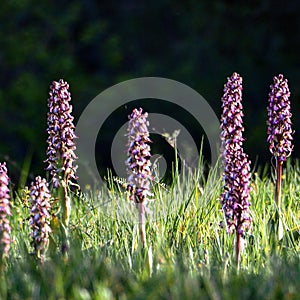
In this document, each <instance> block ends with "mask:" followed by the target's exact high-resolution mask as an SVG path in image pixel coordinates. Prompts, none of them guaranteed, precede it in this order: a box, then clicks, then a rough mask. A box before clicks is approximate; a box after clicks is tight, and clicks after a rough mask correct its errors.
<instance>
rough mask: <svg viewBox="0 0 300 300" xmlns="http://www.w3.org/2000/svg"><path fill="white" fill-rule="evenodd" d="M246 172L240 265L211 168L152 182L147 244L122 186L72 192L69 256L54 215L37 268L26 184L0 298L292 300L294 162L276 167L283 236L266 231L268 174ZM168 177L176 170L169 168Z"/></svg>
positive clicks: (296, 291) (297, 274)
mask: <svg viewBox="0 0 300 300" xmlns="http://www.w3.org/2000/svg"><path fill="white" fill-rule="evenodd" d="M267 171H270V170H256V171H255V173H254V174H253V176H252V192H251V202H252V206H251V211H252V219H253V225H252V229H251V232H248V233H247V234H246V235H245V240H244V241H245V243H244V251H243V253H242V261H241V268H240V270H239V271H237V270H236V263H235V253H234V247H235V246H234V245H235V243H234V241H235V236H234V235H232V236H228V235H227V233H226V232H225V230H224V229H222V228H221V227H220V222H222V221H223V215H222V211H221V206H220V202H219V197H220V194H221V191H222V182H221V179H220V178H219V177H220V176H218V175H217V172H216V170H211V171H210V172H209V174H208V176H205V177H204V176H203V173H204V172H203V164H201V166H200V167H199V170H198V171H197V172H195V173H189V172H185V174H184V175H182V176H177V175H178V174H175V175H174V178H176V180H174V181H173V184H172V185H171V186H165V185H163V184H161V183H158V182H157V183H154V184H153V192H154V194H155V197H154V198H155V200H153V201H151V202H150V203H149V205H148V207H149V209H150V211H151V212H150V213H149V215H148V223H147V242H148V247H147V248H146V249H143V248H142V247H141V246H140V244H139V233H138V224H137V222H136V220H137V212H136V209H135V207H134V206H133V204H132V203H130V202H129V201H128V200H127V195H126V192H125V190H124V189H123V188H122V185H121V184H120V183H118V181H114V180H113V179H109V180H108V186H109V187H110V189H103V190H100V191H92V190H90V191H88V192H87V193H85V194H80V195H75V194H74V196H73V198H72V215H71V222H70V228H69V234H70V252H69V257H68V259H66V258H64V257H62V255H61V254H60V250H59V244H58V239H57V236H58V234H59V233H58V231H59V229H58V228H59V227H58V226H57V220H56V218H53V219H52V224H51V226H52V229H53V233H52V236H51V243H50V245H49V249H48V252H47V258H46V260H45V262H44V263H43V264H41V263H39V262H37V261H36V259H35V256H34V255H33V254H32V253H31V252H32V247H31V245H30V238H29V231H30V229H29V225H28V218H29V203H28V192H27V191H26V189H19V190H18V191H17V192H16V193H15V194H14V195H12V214H13V215H12V217H11V219H10V220H11V226H12V238H13V243H12V245H11V251H10V256H9V258H8V260H7V262H6V264H5V265H4V267H3V268H2V271H1V277H2V278H1V281H0V299H214V300H218V299H230V300H232V299H299V298H300V284H299V282H300V255H299V247H300V242H299V239H298V238H299V232H298V230H297V228H299V220H300V218H299V216H300V210H299V196H300V182H299V181H300V174H299V173H300V167H299V165H298V163H296V165H295V166H293V167H292V166H291V165H290V164H288V165H287V167H286V168H285V170H284V181H283V214H282V222H283V228H284V238H283V240H281V241H277V240H276V239H275V240H274V239H272V238H271V237H270V235H269V231H270V228H271V226H272V221H271V220H272V217H273V215H274V214H275V208H274V203H273V202H274V201H273V195H274V184H273V182H274V180H273V178H269V177H268V176H267V173H268V172H267ZM175 173H176V172H175Z"/></svg>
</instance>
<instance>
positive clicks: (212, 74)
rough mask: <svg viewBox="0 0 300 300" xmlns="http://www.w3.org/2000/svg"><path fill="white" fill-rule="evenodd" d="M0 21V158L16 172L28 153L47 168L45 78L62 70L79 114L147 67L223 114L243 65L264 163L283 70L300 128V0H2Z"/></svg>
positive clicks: (253, 143)
mask: <svg viewBox="0 0 300 300" xmlns="http://www.w3.org/2000/svg"><path fill="white" fill-rule="evenodd" d="M0 22H1V23H0V24H1V30H0V64H1V72H0V128H1V130H0V140H1V143H0V159H1V160H4V159H5V160H8V163H9V164H10V165H11V166H10V167H11V168H10V170H11V173H14V174H15V176H18V175H19V172H20V170H21V166H22V161H24V159H25V157H26V156H27V157H31V156H32V158H33V160H32V168H31V169H32V171H33V172H37V171H41V170H42V168H43V164H42V161H43V160H44V159H45V150H46V144H45V140H46V132H45V129H46V113H47V105H46V101H47V97H48V87H49V84H50V83H51V82H52V81H53V80H58V79H60V78H64V79H65V80H67V81H68V82H69V84H70V88H71V93H72V96H73V106H74V114H75V117H76V118H78V117H79V116H80V113H81V112H82V110H83V109H84V107H85V106H86V105H87V104H88V103H89V102H90V101H91V100H92V99H93V98H94V97H95V96H96V95H97V94H98V93H100V92H101V91H103V90H104V89H106V88H108V87H110V86H111V85H113V84H116V83H118V82H120V81H123V80H126V79H130V78H135V77H143V76H159V77H167V78H171V79H174V80H178V81H180V82H183V83H185V84H187V85H189V86H190V87H192V88H194V89H195V90H197V91H198V92H199V93H200V94H202V96H204V97H205V99H206V100H207V101H208V102H209V103H210V104H211V106H212V107H213V108H214V110H215V111H216V113H217V114H218V115H220V112H221V109H220V98H221V96H222V89H223V84H224V83H225V82H226V78H227V77H228V76H230V75H231V73H232V72H234V71H237V72H239V73H240V74H241V75H242V76H243V78H244V107H245V127H246V129H245V137H246V139H247V140H246V148H247V152H249V153H250V157H251V158H252V159H255V158H256V155H259V158H260V160H261V162H263V161H265V160H268V161H269V159H270V155H269V153H268V145H267V144H266V142H265V139H266V106H267V98H268V93H269V85H270V84H271V82H272V77H273V76H274V75H277V74H278V73H283V74H284V75H285V76H286V77H287V78H288V79H289V84H290V89H291V92H292V97H291V101H292V109H293V113H294V117H293V121H294V124H295V128H296V130H297V129H299V128H300V121H299V120H298V118H297V112H299V111H300V107H299V106H300V105H299V101H297V99H299V96H300V86H299V84H298V82H299V80H300V78H299V77H300V60H299V57H298V52H299V48H300V47H299V46H300V42H299V41H300V36H299V35H300V3H299V1H296V0H292V1H289V2H286V3H283V2H282V1H279V0H276V1H271V0H263V1H251V2H250V3H248V2H239V1H220V0H217V1H196V0H188V1H178V0H176V1H168V0H161V1H148V2H147V3H146V1H133V0H127V1H124V0H122V1H105V2H104V1H95V0H87V1H79V0H74V1H61V2H59V3H57V2H55V1H41V2H37V1H33V0H21V1H19V0H11V1H2V2H1V3H0ZM141 105H142V102H141ZM127 113H128V112H127V111H126V115H127ZM114 118H115V123H118V119H119V116H118V115H116V116H115V117H114ZM297 131H298V130H297ZM108 134H109V133H108ZM295 140H296V147H295V153H294V156H299V154H300V152H299V150H298V148H299V142H298V141H297V138H296V139H295ZM103 151H106V152H107V150H103ZM100 154H101V153H100ZM14 162H15V163H14Z"/></svg>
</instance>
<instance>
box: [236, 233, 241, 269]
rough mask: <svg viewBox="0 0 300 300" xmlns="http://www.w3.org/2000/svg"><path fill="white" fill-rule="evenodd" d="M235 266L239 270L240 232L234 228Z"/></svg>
mask: <svg viewBox="0 0 300 300" xmlns="http://www.w3.org/2000/svg"><path fill="white" fill-rule="evenodd" d="M235 250H236V267H237V270H238V271H239V269H240V262H241V234H240V233H239V232H238V230H236V249H235Z"/></svg>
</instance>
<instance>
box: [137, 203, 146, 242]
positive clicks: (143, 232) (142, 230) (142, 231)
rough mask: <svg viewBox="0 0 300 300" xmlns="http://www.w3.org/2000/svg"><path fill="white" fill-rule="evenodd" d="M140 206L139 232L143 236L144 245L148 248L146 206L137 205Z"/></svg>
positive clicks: (142, 204)
mask: <svg viewBox="0 0 300 300" xmlns="http://www.w3.org/2000/svg"><path fill="white" fill-rule="evenodd" d="M137 206H138V214H139V231H140V236H141V241H142V245H143V247H144V248H146V247H147V241H146V208H145V204H144V203H143V202H142V203H137Z"/></svg>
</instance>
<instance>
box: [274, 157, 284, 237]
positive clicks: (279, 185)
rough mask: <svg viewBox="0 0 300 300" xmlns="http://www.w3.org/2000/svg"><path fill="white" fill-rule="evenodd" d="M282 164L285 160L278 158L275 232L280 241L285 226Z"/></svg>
mask: <svg viewBox="0 0 300 300" xmlns="http://www.w3.org/2000/svg"><path fill="white" fill-rule="evenodd" d="M282 165H283V162H282V161H279V160H278V158H276V186H275V195H274V200H275V205H276V214H275V230H276V232H275V234H276V236H277V237H278V240H279V241H280V240H281V239H282V238H283V226H282V221H281V205H282Z"/></svg>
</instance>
